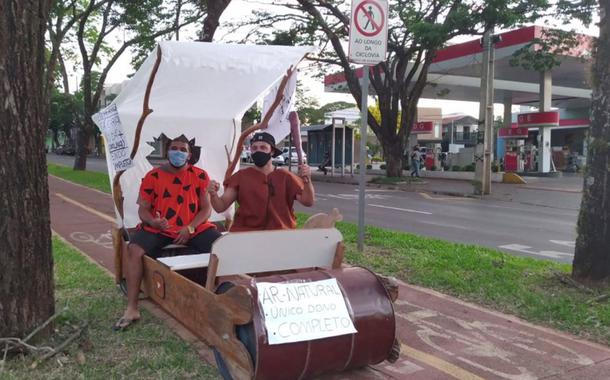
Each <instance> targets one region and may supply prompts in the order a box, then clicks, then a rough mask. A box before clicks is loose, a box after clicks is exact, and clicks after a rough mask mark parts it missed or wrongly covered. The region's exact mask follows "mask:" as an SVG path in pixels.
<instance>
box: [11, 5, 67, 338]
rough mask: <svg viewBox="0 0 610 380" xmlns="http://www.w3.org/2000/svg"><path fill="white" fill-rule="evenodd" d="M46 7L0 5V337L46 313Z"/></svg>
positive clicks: (49, 297) (27, 327)
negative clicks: (0, 178) (0, 103)
mask: <svg viewBox="0 0 610 380" xmlns="http://www.w3.org/2000/svg"><path fill="white" fill-rule="evenodd" d="M50 3H51V0H38V1H36V0H28V1H24V0H7V1H2V2H0V83H2V85H0V99H2V107H0V139H1V140H2V142H3V147H2V149H0V173H2V180H1V181H0V210H2V212H1V213H0V262H1V263H2V270H1V271H0V336H2V337H6V336H13V337H20V338H22V337H24V336H25V335H26V334H27V333H28V332H30V331H32V330H33V329H34V328H35V327H36V326H39V325H41V324H42V323H43V322H44V321H45V320H47V319H48V318H49V317H50V316H51V315H53V313H54V307H55V300H54V296H53V291H54V286H53V258H52V255H51V229H50V217H49V190H48V184H47V169H46V159H45V141H44V140H45V132H46V130H47V115H46V113H45V112H46V109H47V106H46V104H47V101H46V100H45V99H44V97H43V86H44V85H43V82H44V65H45V44H44V41H45V39H44V33H45V28H46V22H47V17H48V15H49V8H50V5H51V4H50Z"/></svg>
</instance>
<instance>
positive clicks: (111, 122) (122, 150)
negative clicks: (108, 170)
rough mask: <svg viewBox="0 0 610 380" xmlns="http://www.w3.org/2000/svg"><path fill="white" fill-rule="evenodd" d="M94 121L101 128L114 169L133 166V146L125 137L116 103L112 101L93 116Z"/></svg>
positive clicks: (124, 168)
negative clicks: (131, 156) (131, 155)
mask: <svg viewBox="0 0 610 380" xmlns="http://www.w3.org/2000/svg"><path fill="white" fill-rule="evenodd" d="M91 119H93V122H94V123H95V124H96V125H97V126H98V127H99V128H100V130H101V131H102V134H103V135H104V138H105V139H106V144H107V148H108V152H109V153H110V162H112V166H113V168H114V171H116V172H118V171H120V170H127V169H129V168H130V167H132V166H133V161H132V160H131V158H130V157H129V155H130V154H131V147H130V146H129V143H128V142H127V140H126V139H125V133H124V132H123V125H122V124H121V119H119V112H118V110H117V108H116V104H114V103H112V104H111V105H109V106H108V107H106V108H104V109H103V110H101V111H100V112H98V113H96V114H95V115H93V116H92V117H91Z"/></svg>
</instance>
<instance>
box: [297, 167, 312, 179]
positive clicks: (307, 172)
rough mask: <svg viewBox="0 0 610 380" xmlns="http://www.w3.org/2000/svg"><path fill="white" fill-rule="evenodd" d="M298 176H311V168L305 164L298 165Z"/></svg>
mask: <svg viewBox="0 0 610 380" xmlns="http://www.w3.org/2000/svg"><path fill="white" fill-rule="evenodd" d="M299 177H301V178H309V177H311V168H310V167H309V165H306V164H302V165H299Z"/></svg>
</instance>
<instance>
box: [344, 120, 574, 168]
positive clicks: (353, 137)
mask: <svg viewBox="0 0 610 380" xmlns="http://www.w3.org/2000/svg"><path fill="white" fill-rule="evenodd" d="M351 131H352V160H351V163H350V166H349V168H350V170H349V172H350V174H351V175H352V177H353V176H354V166H356V157H354V152H355V149H356V148H355V147H354V143H355V142H356V134H355V133H354V128H352V129H351ZM585 156H586V155H585Z"/></svg>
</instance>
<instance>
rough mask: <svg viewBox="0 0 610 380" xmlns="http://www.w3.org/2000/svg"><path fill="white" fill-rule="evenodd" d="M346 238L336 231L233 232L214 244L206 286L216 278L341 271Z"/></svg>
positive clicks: (333, 229) (326, 229) (212, 286)
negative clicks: (316, 270)
mask: <svg viewBox="0 0 610 380" xmlns="http://www.w3.org/2000/svg"><path fill="white" fill-rule="evenodd" d="M342 241H343V237H342V236H341V233H340V232H339V231H338V230H337V229H335V228H319V229H301V230H274V231H252V232H233V233H230V234H227V235H225V236H223V237H221V238H219V239H218V240H216V241H215V242H214V244H213V245H212V254H211V257H210V263H209V269H208V277H207V282H206V287H207V288H208V289H213V288H214V285H215V281H216V276H232V275H243V274H246V273H251V274H255V273H263V272H273V271H283V270H292V269H303V268H316V267H319V268H338V267H340V266H341V263H342V262H343V243H342Z"/></svg>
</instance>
